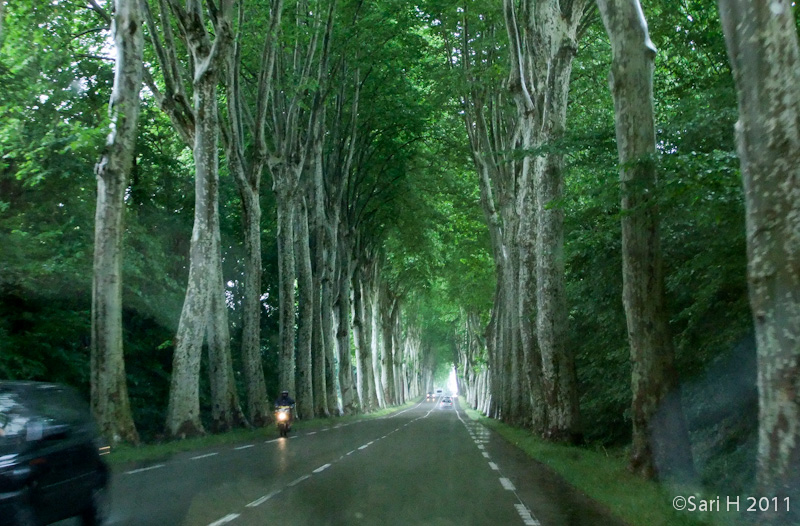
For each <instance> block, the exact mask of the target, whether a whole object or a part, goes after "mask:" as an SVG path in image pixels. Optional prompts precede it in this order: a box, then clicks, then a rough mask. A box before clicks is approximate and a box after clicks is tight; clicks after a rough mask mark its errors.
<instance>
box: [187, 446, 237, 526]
mask: <svg viewBox="0 0 800 526" xmlns="http://www.w3.org/2000/svg"><path fill="white" fill-rule="evenodd" d="M214 455H219V453H206V454H205V455H198V456H196V457H192V460H200V459H201V458H208V457H213V456H214ZM235 518H236V517H234V519H235ZM220 520H221V519H220ZM231 520H233V519H231ZM226 522H227V521H226ZM220 524H222V523H220Z"/></svg>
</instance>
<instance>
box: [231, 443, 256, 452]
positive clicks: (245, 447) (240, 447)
mask: <svg viewBox="0 0 800 526" xmlns="http://www.w3.org/2000/svg"><path fill="white" fill-rule="evenodd" d="M251 447H254V446H253V444H247V445H246V446H239V447H235V448H233V449H235V450H237V451H239V450H242V449H248V448H251Z"/></svg>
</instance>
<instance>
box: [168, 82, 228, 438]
mask: <svg viewBox="0 0 800 526" xmlns="http://www.w3.org/2000/svg"><path fill="white" fill-rule="evenodd" d="M216 77H217V76H216V74H215V73H214V71H213V70H208V71H206V73H205V74H204V75H202V76H200V77H199V78H198V79H197V80H196V81H195V86H194V106H195V111H196V115H197V124H196V128H195V137H194V152H193V153H194V161H195V202H194V227H193V229H192V241H191V246H190V249H189V283H188V285H187V288H186V297H185V299H184V302H183V309H182V310H181V317H180V320H179V321H178V331H177V334H176V335H175V354H174V356H173V361H172V380H171V383H170V397H169V404H168V406H167V423H166V428H167V433H168V435H170V436H173V437H180V438H186V437H189V436H193V435H198V434H203V433H204V432H205V431H204V429H203V426H202V424H201V423H200V396H199V380H200V378H199V374H200V353H201V350H202V345H203V336H204V334H205V332H206V326H207V324H208V322H209V316H210V309H211V299H212V298H211V295H212V293H213V292H212V290H211V289H212V287H213V285H214V282H213V278H214V273H215V272H214V268H215V260H216V259H217V258H219V253H216V254H215V253H214V249H215V243H214V225H217V226H218V225H219V217H218V215H217V214H218V212H217V206H216V202H217V199H218V191H219V188H218V186H219V180H218V178H217V160H218V157H217V138H218V137H217V133H218V126H217V99H216V95H217V93H216V91H217V90H216V80H217V78H216Z"/></svg>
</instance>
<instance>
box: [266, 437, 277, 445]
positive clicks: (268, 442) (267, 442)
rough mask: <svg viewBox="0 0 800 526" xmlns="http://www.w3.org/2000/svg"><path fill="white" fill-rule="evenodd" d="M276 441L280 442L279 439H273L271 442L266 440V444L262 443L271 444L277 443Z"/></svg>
mask: <svg viewBox="0 0 800 526" xmlns="http://www.w3.org/2000/svg"><path fill="white" fill-rule="evenodd" d="M278 440H280V438H273V439H272V440H267V441H266V442H264V443H265V444H272V443H273V442H277V441H278Z"/></svg>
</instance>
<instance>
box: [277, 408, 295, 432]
mask: <svg viewBox="0 0 800 526" xmlns="http://www.w3.org/2000/svg"><path fill="white" fill-rule="evenodd" d="M275 423H276V424H277V425H278V433H280V435H281V436H282V437H285V436H287V435H288V434H289V431H290V430H291V429H292V408H291V406H288V405H282V406H279V407H276V408H275Z"/></svg>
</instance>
